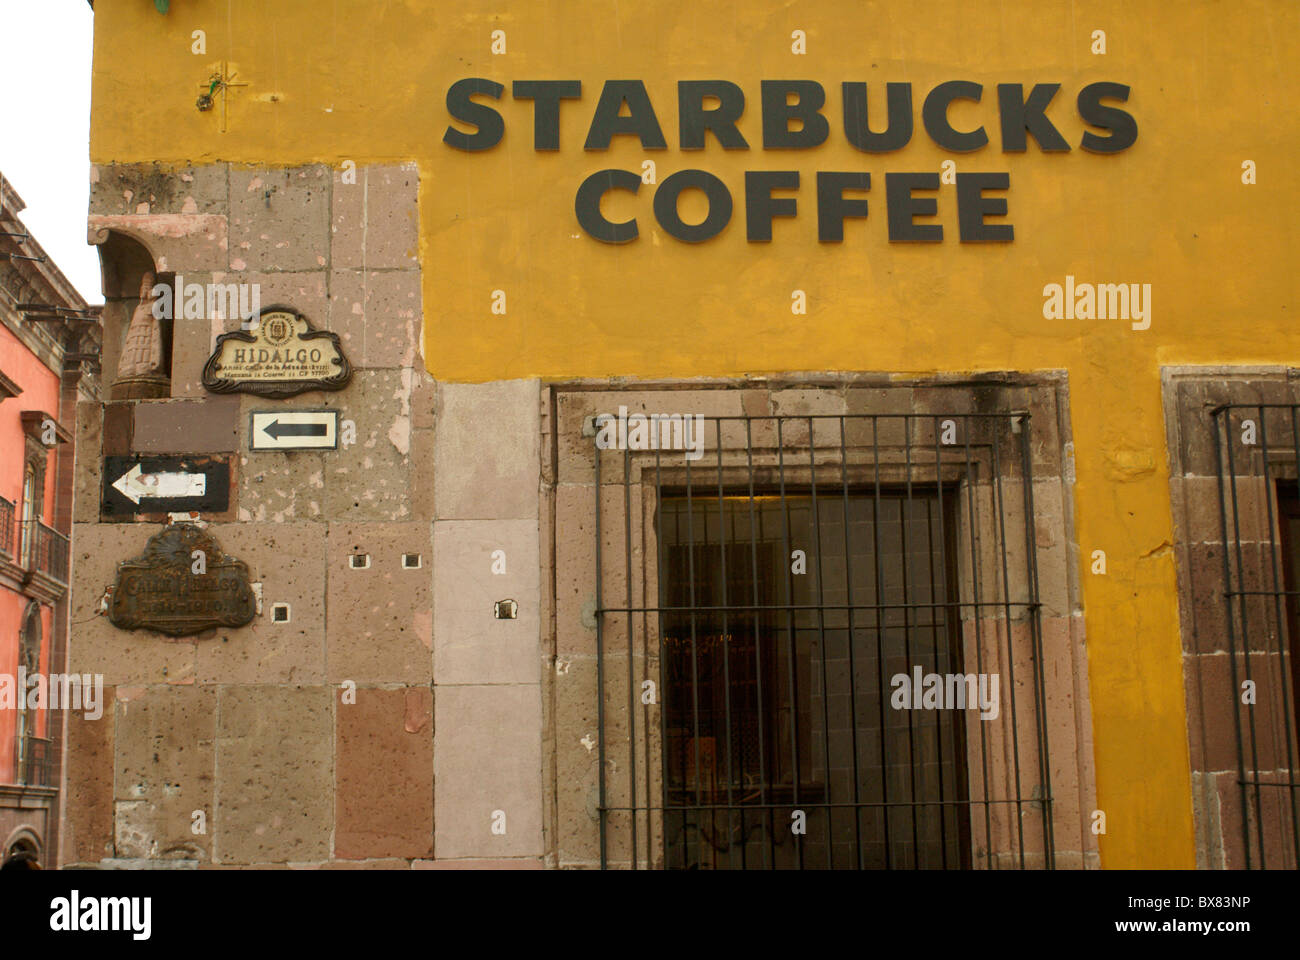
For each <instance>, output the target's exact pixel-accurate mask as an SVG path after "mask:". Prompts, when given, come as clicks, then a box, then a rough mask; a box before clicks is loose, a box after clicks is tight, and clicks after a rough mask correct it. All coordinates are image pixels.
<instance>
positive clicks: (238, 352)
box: [203, 307, 352, 397]
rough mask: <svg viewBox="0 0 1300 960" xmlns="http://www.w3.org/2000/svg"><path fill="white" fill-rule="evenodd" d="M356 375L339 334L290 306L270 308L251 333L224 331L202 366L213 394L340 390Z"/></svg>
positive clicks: (288, 394)
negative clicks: (319, 327)
mask: <svg viewBox="0 0 1300 960" xmlns="http://www.w3.org/2000/svg"><path fill="white" fill-rule="evenodd" d="M351 379H352V365H351V364H349V363H348V358H347V357H346V356H344V355H343V348H342V347H340V346H339V338H338V334H335V333H330V332H329V331H328V330H313V329H312V326H311V324H310V323H308V322H307V318H306V317H304V316H303V315H302V314H300V313H298V312H296V311H294V310H292V309H290V308H289V307H269V308H268V309H266V310H263V311H262V313H261V315H260V316H259V318H258V324H257V328H256V329H255V330H254V331H253V332H251V333H245V332H243V331H237V332H235V333H223V334H222V335H221V336H219V337H218V338H217V348H216V350H214V351H213V353H212V356H211V357H209V358H208V362H207V363H206V364H205V365H204V367H203V386H205V387H207V389H209V390H211V391H212V392H213V393H234V392H236V391H239V392H242V393H255V394H257V395H258V396H262V397H292V396H294V395H295V394H299V393H302V392H303V391H306V390H342V389H343V388H344V387H345V386H347V384H348V381H349V380H351Z"/></svg>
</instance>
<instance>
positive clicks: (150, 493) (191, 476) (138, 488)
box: [113, 463, 208, 503]
mask: <svg viewBox="0 0 1300 960" xmlns="http://www.w3.org/2000/svg"><path fill="white" fill-rule="evenodd" d="M113 489H114V490H116V491H117V492H118V493H120V494H121V495H122V496H124V497H126V498H127V499H128V500H130V501H131V502H132V503H139V502H140V501H141V500H143V499H145V498H151V499H154V500H176V499H179V498H182V497H201V496H203V495H204V494H205V493H207V489H208V478H207V476H206V475H204V474H202V473H143V472H141V470H140V464H138V463H137V464H133V465H132V467H131V469H130V470H128V471H127V472H126V473H124V474H122V476H120V477H118V478H117V479H116V480H114V481H113Z"/></svg>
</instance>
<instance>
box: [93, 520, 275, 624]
mask: <svg viewBox="0 0 1300 960" xmlns="http://www.w3.org/2000/svg"><path fill="white" fill-rule="evenodd" d="M196 550H198V551H202V565H201V567H198V559H199V558H198V557H197V556H196V555H195V551H196ZM196 568H201V569H203V570H204V572H202V573H195V572H194V571H195V569H196ZM256 614H257V599H256V597H255V596H254V595H253V586H252V584H251V583H250V582H249V575H248V565H247V564H246V563H244V562H243V561H242V560H236V559H235V558H234V557H228V556H226V555H225V554H224V553H222V551H221V545H220V544H219V543H217V541H216V539H215V538H214V537H212V536H211V535H210V534H208V533H206V532H205V531H204V530H203V529H202V528H200V527H198V526H196V525H195V524H192V523H173V524H169V525H168V526H167V527H166V528H164V529H163V530H161V531H159V532H158V533H156V534H154V535H153V536H152V537H150V538H149V542H148V544H146V545H145V548H144V552H143V553H142V554H140V556H138V557H136V558H135V559H133V560H123V561H122V562H121V563H119V564H118V565H117V580H116V581H115V582H114V583H113V596H112V599H111V600H110V602H109V607H108V619H109V621H110V622H112V624H113V625H114V626H115V627H119V628H121V629H123V630H138V629H141V628H144V629H146V630H157V631H158V632H159V633H165V634H167V635H168V636H170V637H188V636H192V635H193V634H196V633H200V632H202V631H204V630H208V629H211V628H212V627H242V626H245V625H247V624H249V623H251V622H252V620H253V617H254V616H256Z"/></svg>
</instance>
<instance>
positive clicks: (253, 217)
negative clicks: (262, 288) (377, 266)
mask: <svg viewBox="0 0 1300 960" xmlns="http://www.w3.org/2000/svg"><path fill="white" fill-rule="evenodd" d="M329 222H330V170H329V168H328V167H326V166H323V165H320V164H314V165H311V166H306V167H293V168H282V167H281V168H270V169H267V168H252V169H250V168H247V167H235V168H232V169H231V171H230V232H231V237H230V239H231V250H230V268H231V269H232V270H245V269H248V270H259V271H277V270H313V269H317V268H319V267H323V266H325V265H326V264H327V263H328V262H329V240H330V231H329Z"/></svg>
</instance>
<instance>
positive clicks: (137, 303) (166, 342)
mask: <svg viewBox="0 0 1300 960" xmlns="http://www.w3.org/2000/svg"><path fill="white" fill-rule="evenodd" d="M89 239H90V242H91V243H92V244H94V245H95V246H96V247H97V248H98V249H99V268H100V277H101V284H102V287H103V291H104V312H103V323H104V345H103V349H102V353H101V363H102V368H101V369H102V370H103V376H104V378H105V382H106V383H107V384H108V386H109V398H110V399H112V400H144V399H152V398H159V397H169V396H171V369H172V337H173V325H172V318H171V317H170V316H168V317H164V318H162V319H157V320H155V321H152V322H154V323H156V324H157V328H158V341H157V346H158V355H157V357H156V360H155V361H154V362H152V363H149V364H148V369H142V367H143V366H145V365H144V364H142V363H140V362H139V356H140V350H139V344H140V342H141V341H142V340H144V341H145V342H147V340H148V337H149V331H148V330H147V329H145V328H146V327H147V326H148V325H149V323H150V318H149V317H148V316H147V314H148V313H149V303H148V300H147V294H148V289H142V287H143V286H145V281H146V279H147V278H149V277H152V282H151V283H149V284H148V285H147V287H148V288H151V287H152V286H153V285H155V284H159V283H162V284H171V283H172V281H173V280H174V279H175V277H174V275H173V274H172V273H159V272H158V271H157V269H156V267H155V258H154V256H153V254H152V253H151V252H150V251H149V247H148V246H147V245H146V244H145V243H144V241H142V240H141V239H139V238H138V237H134V236H132V235H130V234H128V233H124V232H122V231H120V230H113V229H104V230H95V229H92V230H91V233H90V237H89ZM142 305H143V308H144V309H143V310H141V309H140V308H141V306H142ZM133 318H134V319H135V321H136V329H135V330H134V331H133V330H132V320H133ZM128 340H131V341H134V343H133V344H129V343H128ZM124 353H126V354H127V355H128V358H130V359H131V360H134V362H133V363H131V366H132V367H133V369H123V354H124Z"/></svg>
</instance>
